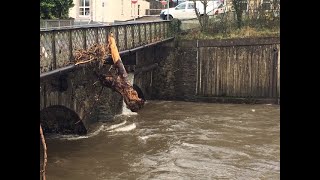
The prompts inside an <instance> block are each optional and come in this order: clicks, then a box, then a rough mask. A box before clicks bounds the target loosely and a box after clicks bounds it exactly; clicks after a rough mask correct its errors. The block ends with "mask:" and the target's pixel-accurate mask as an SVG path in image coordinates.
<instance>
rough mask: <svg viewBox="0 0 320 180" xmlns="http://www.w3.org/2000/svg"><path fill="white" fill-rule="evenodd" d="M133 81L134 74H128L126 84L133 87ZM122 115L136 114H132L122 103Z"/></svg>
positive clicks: (134, 113)
mask: <svg viewBox="0 0 320 180" xmlns="http://www.w3.org/2000/svg"><path fill="white" fill-rule="evenodd" d="M133 81H134V74H133V73H128V82H129V84H130V85H133ZM122 115H137V113H136V112H132V111H131V110H130V109H128V108H127V105H126V103H125V102H124V101H122Z"/></svg>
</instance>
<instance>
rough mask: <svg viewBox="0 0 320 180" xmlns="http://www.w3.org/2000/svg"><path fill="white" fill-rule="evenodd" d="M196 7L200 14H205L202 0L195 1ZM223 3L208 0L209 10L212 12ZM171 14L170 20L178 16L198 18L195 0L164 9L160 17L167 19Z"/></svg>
mask: <svg viewBox="0 0 320 180" xmlns="http://www.w3.org/2000/svg"><path fill="white" fill-rule="evenodd" d="M195 2H196V8H197V10H198V12H199V14H200V15H203V14H204V6H203V4H202V2H201V1H195ZM219 5H221V2H220V1H218V0H215V1H208V6H207V8H206V9H207V12H211V11H213V10H214V9H216V8H217V7H219ZM168 16H169V20H171V19H173V18H176V19H194V18H197V15H196V12H195V8H194V2H193V1H185V2H182V3H180V4H179V5H177V6H176V7H174V8H169V12H168V9H163V10H162V11H161V13H160V18H161V19H163V20H166V19H167V17H168Z"/></svg>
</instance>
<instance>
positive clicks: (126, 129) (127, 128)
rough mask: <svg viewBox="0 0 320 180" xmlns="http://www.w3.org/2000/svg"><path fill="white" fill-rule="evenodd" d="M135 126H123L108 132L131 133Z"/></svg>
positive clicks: (133, 124) (134, 124)
mask: <svg viewBox="0 0 320 180" xmlns="http://www.w3.org/2000/svg"><path fill="white" fill-rule="evenodd" d="M136 127H137V126H136V123H132V124H130V125H127V126H123V127H119V128H115V129H113V130H111V131H109V132H124V131H131V130H133V129H135V128H136Z"/></svg>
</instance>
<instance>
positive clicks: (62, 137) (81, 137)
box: [50, 125, 105, 140]
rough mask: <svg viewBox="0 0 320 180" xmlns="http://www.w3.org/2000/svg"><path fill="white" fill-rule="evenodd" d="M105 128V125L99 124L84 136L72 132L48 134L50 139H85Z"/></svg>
mask: <svg viewBox="0 0 320 180" xmlns="http://www.w3.org/2000/svg"><path fill="white" fill-rule="evenodd" d="M104 130H105V126H104V125H101V126H100V127H99V128H98V129H97V130H96V131H94V132H92V133H90V134H87V135H85V136H79V135H74V134H70V135H62V134H58V135H54V136H50V138H51V139H62V140H80V139H87V138H90V137H94V136H96V135H98V134H99V133H100V132H102V131H104Z"/></svg>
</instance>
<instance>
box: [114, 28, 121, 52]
mask: <svg viewBox="0 0 320 180" xmlns="http://www.w3.org/2000/svg"><path fill="white" fill-rule="evenodd" d="M114 31H115V32H114V35H115V36H116V37H115V39H116V43H117V44H118V46H119V28H118V26H116V27H115V28H114ZM118 48H119V49H121V47H120V46H119V47H118Z"/></svg>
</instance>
